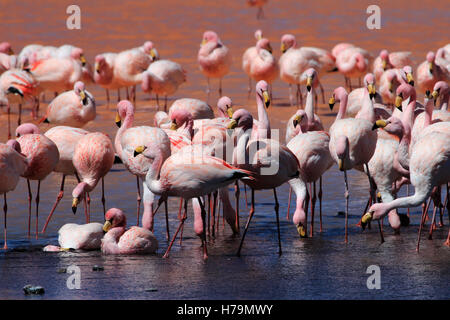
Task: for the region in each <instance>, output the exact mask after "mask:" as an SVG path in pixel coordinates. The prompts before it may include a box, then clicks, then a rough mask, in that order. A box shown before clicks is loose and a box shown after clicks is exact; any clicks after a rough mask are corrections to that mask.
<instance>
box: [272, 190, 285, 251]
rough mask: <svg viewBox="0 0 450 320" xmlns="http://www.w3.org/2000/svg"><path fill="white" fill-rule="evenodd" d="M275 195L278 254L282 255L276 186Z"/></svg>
mask: <svg viewBox="0 0 450 320" xmlns="http://www.w3.org/2000/svg"><path fill="white" fill-rule="evenodd" d="M273 197H274V198H275V214H276V216H277V233H278V254H279V255H281V254H282V253H283V252H282V251H281V232H280V215H279V212H278V209H279V208H280V204H279V203H278V197H277V189H275V188H273Z"/></svg>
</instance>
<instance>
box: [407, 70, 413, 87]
mask: <svg viewBox="0 0 450 320" xmlns="http://www.w3.org/2000/svg"><path fill="white" fill-rule="evenodd" d="M406 80H407V81H408V83H409V84H410V85H412V86H413V85H414V77H413V75H412V74H411V73H408V74H407V75H406Z"/></svg>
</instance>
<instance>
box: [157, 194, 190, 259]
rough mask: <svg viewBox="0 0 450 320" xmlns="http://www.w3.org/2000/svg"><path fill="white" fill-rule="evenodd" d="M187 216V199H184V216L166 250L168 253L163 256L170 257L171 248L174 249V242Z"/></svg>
mask: <svg viewBox="0 0 450 320" xmlns="http://www.w3.org/2000/svg"><path fill="white" fill-rule="evenodd" d="M186 218H187V201H186V200H185V201H184V214H183V217H182V218H181V220H180V224H179V225H178V229H177V231H175V234H174V235H173V238H172V241H170V244H169V247H168V248H167V250H166V253H164V255H163V258H168V257H169V253H170V249H172V246H173V243H174V241H175V239H176V237H177V235H178V232H180V229H181V227H182V226H183V225H184V221H185V220H186Z"/></svg>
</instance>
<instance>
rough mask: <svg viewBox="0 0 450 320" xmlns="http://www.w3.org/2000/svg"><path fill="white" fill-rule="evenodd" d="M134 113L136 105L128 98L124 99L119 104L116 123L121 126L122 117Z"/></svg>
mask: <svg viewBox="0 0 450 320" xmlns="http://www.w3.org/2000/svg"><path fill="white" fill-rule="evenodd" d="M132 115H134V106H133V104H132V103H131V102H130V101H128V100H122V101H120V102H119V103H118V104H117V113H116V119H115V122H116V125H117V126H118V127H119V128H120V126H121V125H122V119H125V118H126V117H127V116H132Z"/></svg>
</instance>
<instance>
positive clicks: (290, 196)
mask: <svg viewBox="0 0 450 320" xmlns="http://www.w3.org/2000/svg"><path fill="white" fill-rule="evenodd" d="M291 198H292V188H291V187H289V198H288V207H287V212H286V220H289V211H290V209H291Z"/></svg>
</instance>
